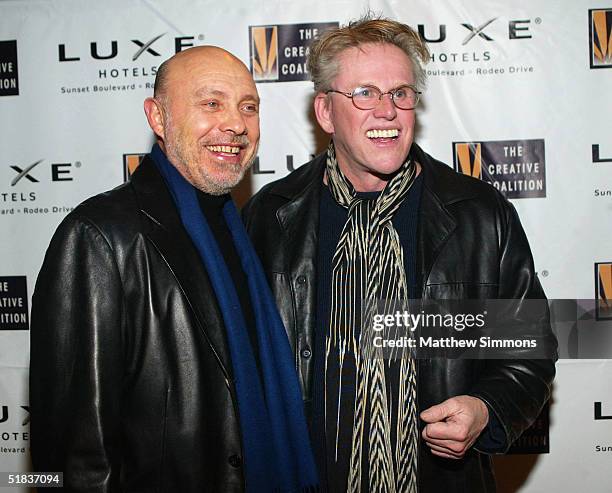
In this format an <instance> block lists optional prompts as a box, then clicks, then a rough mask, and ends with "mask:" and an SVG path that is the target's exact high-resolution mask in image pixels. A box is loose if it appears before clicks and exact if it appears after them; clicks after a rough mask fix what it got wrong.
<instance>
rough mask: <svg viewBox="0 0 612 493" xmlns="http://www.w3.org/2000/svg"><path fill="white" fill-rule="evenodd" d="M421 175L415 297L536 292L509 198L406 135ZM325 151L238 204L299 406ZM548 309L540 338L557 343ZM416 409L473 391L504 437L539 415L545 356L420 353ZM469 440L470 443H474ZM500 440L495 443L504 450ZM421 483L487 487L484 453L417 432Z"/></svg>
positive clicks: (545, 385)
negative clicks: (434, 449) (272, 300)
mask: <svg viewBox="0 0 612 493" xmlns="http://www.w3.org/2000/svg"><path fill="white" fill-rule="evenodd" d="M412 153H413V158H414V159H416V161H417V162H419V163H420V164H421V166H422V170H423V175H424V182H423V191H422V197H421V206H420V211H419V214H420V216H419V224H418V233H417V235H418V238H417V245H418V251H417V264H418V265H417V269H418V271H419V272H420V273H421V276H422V293H421V296H422V298H423V299H425V300H427V299H467V298H470V299H491V298H503V299H523V298H544V293H543V292H542V289H541V287H540V284H539V282H538V279H537V277H536V274H535V271H534V266H533V260H532V256H531V252H530V249H529V245H528V243H527V238H526V237H525V234H524V232H523V229H522V227H521V225H520V222H519V219H518V216H517V214H516V211H515V210H514V208H513V206H512V205H511V204H510V203H509V202H508V201H507V200H505V199H504V198H503V197H502V196H501V194H500V193H498V192H497V191H496V190H495V189H494V188H493V187H491V186H490V185H488V184H486V183H484V182H482V181H480V180H475V179H473V178H469V177H467V176H464V175H460V174H457V173H455V172H454V171H452V170H451V169H450V168H449V167H448V166H446V165H444V164H442V163H440V162H437V161H435V160H434V159H433V158H431V157H430V156H429V155H427V154H425V153H424V152H423V151H421V150H420V149H419V148H418V146H416V145H413V149H412ZM324 166H325V155H324V154H323V155H320V156H318V157H317V158H315V159H314V160H313V161H311V162H310V163H307V164H305V165H304V166H302V167H300V168H299V169H298V170H296V171H294V172H293V173H291V174H290V175H289V176H287V177H286V178H284V179H281V180H279V181H277V182H274V183H271V184H269V185H267V186H265V187H264V188H263V189H262V190H261V191H260V192H259V193H257V194H256V195H255V196H254V197H253V198H252V199H251V200H250V202H249V203H248V204H247V206H246V207H245V209H244V211H243V216H244V219H245V224H246V226H247V230H248V232H249V234H250V235H251V238H252V240H253V243H254V245H255V248H256V250H257V253H258V254H259V256H260V258H261V259H262V261H263V264H264V269H265V271H266V274H267V276H268V280H269V282H270V284H271V286H272V288H273V291H274V293H275V297H276V301H277V304H278V306H279V308H280V312H281V315H282V318H283V321H284V323H285V326H286V329H287V333H288V335H289V340H290V342H291V345H292V347H293V349H294V354H295V363H296V367H297V369H298V374H299V378H300V382H301V385H302V390H303V397H304V401H305V405H306V409H308V408H309V404H310V400H311V392H312V380H313V378H312V371H313V363H314V358H313V357H312V348H313V347H314V341H313V335H314V325H315V316H316V292H315V291H316V279H315V276H316V271H317V266H316V265H315V263H316V258H317V231H318V224H319V198H320V186H321V181H322V179H323V171H324ZM547 316H548V314H547V313H544V314H543V318H544V320H543V322H544V323H541V324H539V325H538V326H539V327H541V333H540V334H539V339H540V342H544V343H547V344H548V345H549V346H553V347H556V341H555V338H554V336H553V335H552V333H551V332H550V325H549V323H548V318H547ZM417 371H418V402H419V409H420V410H423V409H426V408H428V407H429V406H431V405H434V404H438V403H440V402H442V401H443V400H445V399H447V398H449V397H452V396H455V395H461V394H470V395H473V396H477V397H479V398H481V399H482V400H483V401H485V402H486V403H487V404H488V406H489V408H490V409H491V410H492V411H493V412H494V413H495V415H496V416H497V418H498V420H499V422H500V423H501V426H502V427H503V429H504V432H505V434H506V445H505V447H508V446H509V445H510V444H511V442H512V441H514V440H515V439H516V438H517V437H518V436H519V435H520V434H521V432H522V431H523V430H524V429H525V428H527V427H528V426H529V425H530V423H531V422H532V421H533V420H534V419H535V418H536V417H537V415H538V413H539V412H540V410H541V408H542V406H543V405H544V403H545V402H546V400H547V399H548V397H549V395H550V389H551V382H552V380H553V377H554V374H555V368H554V362H553V361H552V360H550V359H549V360H544V359H540V360H512V361H508V360H496V361H493V360H492V361H483V360H466V359H463V360H459V359H456V360H451V359H425V360H419V361H418V369H417ZM476 448H477V447H476ZM503 451H504V450H503V449H500V450H498V451H497V452H503ZM418 471H419V491H421V492H432V493H433V492H441V491H445V492H469V493H476V492H480V491H494V489H495V484H494V479H493V474H492V471H491V461H490V457H489V456H488V455H486V454H482V453H480V452H478V451H477V450H476V449H475V448H473V449H471V450H470V451H469V452H468V453H467V455H466V457H465V458H464V459H462V460H458V461H452V460H447V459H439V458H436V457H434V456H433V455H432V454H431V453H430V452H429V449H428V448H427V447H426V446H425V445H424V444H423V442H422V440H421V446H420V452H419V464H418Z"/></svg>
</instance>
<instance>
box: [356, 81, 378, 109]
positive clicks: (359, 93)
mask: <svg viewBox="0 0 612 493" xmlns="http://www.w3.org/2000/svg"><path fill="white" fill-rule="evenodd" d="M380 94H381V92H380V89H378V88H377V87H372V86H363V87H357V88H356V89H355V90H354V91H353V103H354V104H355V106H357V108H360V109H362V110H371V109H373V108H376V105H377V104H378V101H379V99H380Z"/></svg>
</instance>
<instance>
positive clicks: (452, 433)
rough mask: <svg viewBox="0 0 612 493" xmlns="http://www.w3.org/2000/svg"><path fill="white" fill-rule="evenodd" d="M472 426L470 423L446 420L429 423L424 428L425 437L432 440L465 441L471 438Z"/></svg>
mask: <svg viewBox="0 0 612 493" xmlns="http://www.w3.org/2000/svg"><path fill="white" fill-rule="evenodd" d="M469 436H470V427H469V425H468V423H456V422H453V421H446V422H440V423H431V424H428V425H427V426H426V427H425V428H424V429H423V438H424V439H426V440H427V439H431V440H454V441H457V442H464V441H466V440H468V439H469Z"/></svg>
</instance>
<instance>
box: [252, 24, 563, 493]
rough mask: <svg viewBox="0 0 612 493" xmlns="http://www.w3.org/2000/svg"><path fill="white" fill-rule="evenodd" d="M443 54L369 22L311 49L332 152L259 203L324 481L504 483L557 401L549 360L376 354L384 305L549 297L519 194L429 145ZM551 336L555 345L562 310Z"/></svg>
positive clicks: (258, 229)
mask: <svg viewBox="0 0 612 493" xmlns="http://www.w3.org/2000/svg"><path fill="white" fill-rule="evenodd" d="M428 58H429V53H428V50H427V47H426V46H425V44H424V43H423V41H422V40H421V39H420V38H419V36H418V34H417V33H416V32H415V31H414V30H413V29H411V28H410V27H408V26H406V25H404V24H401V23H399V22H395V21H391V20H387V19H372V18H364V19H361V20H359V21H356V22H352V23H350V24H349V25H348V26H346V27H341V28H338V29H335V30H332V31H329V32H326V33H325V34H323V35H322V36H321V37H320V38H319V39H318V40H316V41H315V42H314V44H313V45H312V47H311V51H310V57H309V61H308V68H309V71H310V74H311V77H312V80H313V82H314V89H315V97H314V110H315V114H316V118H317V121H318V123H319V125H320V126H321V128H322V129H323V130H324V131H325V132H326V133H327V134H329V135H330V136H331V142H330V144H329V146H328V148H327V150H326V151H325V152H324V153H323V154H321V155H319V156H318V157H316V158H315V159H314V160H312V161H311V162H309V163H307V164H305V165H304V166H302V167H301V168H299V169H298V170H296V171H294V172H293V173H291V174H290V175H289V176H288V177H286V178H284V179H281V180H279V181H277V182H274V183H271V184H269V185H267V186H266V187H264V188H263V189H262V190H261V191H260V192H259V193H258V194H256V195H255V197H253V199H252V200H251V201H250V202H249V204H247V206H246V208H245V210H244V211H243V216H244V220H245V223H246V225H247V230H248V232H249V234H250V235H251V238H252V240H253V242H254V244H255V248H256V250H257V252H258V253H259V255H260V257H261V258H262V260H263V264H264V269H265V271H266V273H267V275H268V279H269V281H270V283H271V285H272V288H273V291H274V294H275V297H276V300H277V304H278V305H279V307H280V312H281V315H282V316H283V319H284V322H285V327H286V329H287V332H288V335H289V339H290V342H291V345H292V348H293V350H294V355H295V361H296V365H297V369H298V375H299V378H300V383H301V386H302V393H303V398H304V402H305V405H306V410H307V417H308V421H309V425H310V432H311V437H312V440H313V449H314V453H315V456H316V460H317V465H318V467H319V473H320V477H321V481H322V483H323V487H324V489H326V490H327V491H330V492H345V491H347V492H368V491H371V492H377V493H380V492H416V491H420V492H432V493H433V492H440V491H446V492H459V491H461V492H465V491H469V492H470V493H475V492H480V491H493V490H494V488H495V483H494V479H493V475H492V471H491V462H490V457H489V455H487V453H501V452H504V451H505V450H507V449H508V447H509V446H510V444H511V443H512V442H513V441H514V440H515V439H516V438H517V437H518V436H519V435H520V434H521V432H522V431H523V430H524V429H525V428H527V427H528V426H529V425H530V424H531V423H532V422H533V420H534V419H535V418H536V417H537V415H538V413H539V412H540V410H541V409H542V406H543V405H544V403H545V402H546V400H547V399H548V397H549V395H550V388H551V382H552V379H553V376H554V362H553V361H551V359H540V360H535V359H532V360H529V359H516V360H503V359H500V360H491V361H484V360H476V359H472V360H468V359H449V358H418V357H417V356H418V355H417V354H416V353H415V352H413V351H411V350H408V349H403V350H400V351H399V352H398V353H396V357H392V358H383V357H382V356H381V353H380V352H379V351H377V350H376V349H373V345H372V331H371V329H370V327H371V325H370V324H371V321H372V320H371V318H372V314H373V313H374V312H373V311H372V308H371V307H372V303H373V301H372V300H381V299H383V300H394V301H398V302H406V301H407V300H409V299H420V301H421V302H423V303H425V302H428V301H431V300H444V299H454V300H462V299H481V300H486V299H490V298H509V299H516V300H524V299H528V298H543V297H544V294H543V292H542V289H541V287H540V284H539V282H538V279H537V277H536V274H535V271H534V265H533V260H532V257H531V252H530V249H529V245H528V243H527V239H526V237H525V234H524V232H523V229H522V228H521V225H520V222H519V219H518V217H517V215H516V212H515V210H514V208H513V207H512V205H511V204H510V203H509V202H508V201H507V200H505V199H504V198H503V197H502V196H501V195H500V194H499V193H498V192H497V191H496V190H495V189H494V188H493V187H491V186H490V185H488V184H486V183H484V182H482V181H479V180H475V179H473V178H470V177H466V176H463V175H459V174H457V173H455V172H453V171H452V170H451V169H449V168H448V166H446V165H444V164H442V163H440V162H438V161H436V160H435V159H433V158H432V157H431V156H429V155H428V154H426V153H425V152H423V151H422V150H421V149H420V148H419V147H418V146H417V144H416V143H414V128H415V116H416V115H415V112H416V109H417V103H418V101H419V97H420V96H421V93H422V91H423V89H424V84H425V71H424V68H423V65H424V64H425V63H426V62H427V61H428ZM539 320H541V321H542V323H540V324H539V325H537V333H536V334H535V336H536V337H538V338H539V340H542V341H546V342H547V343H548V344H549V346H551V347H554V345H555V341H554V336H552V333H551V331H550V325H549V323H548V313H547V310H546V309H545V310H544V312H543V313H541V314H540V318H539Z"/></svg>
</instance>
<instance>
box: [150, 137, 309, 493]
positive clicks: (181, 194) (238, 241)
mask: <svg viewBox="0 0 612 493" xmlns="http://www.w3.org/2000/svg"><path fill="white" fill-rule="evenodd" d="M151 156H152V157H153V160H154V161H155V164H156V165H157V168H158V170H159V171H160V173H161V175H162V176H163V178H164V180H165V182H166V185H167V186H168V189H169V190H170V193H171V195H172V198H173V199H174V203H175V204H176V207H177V209H178V212H179V215H180V217H181V221H182V223H183V226H184V227H185V230H186V231H187V233H188V234H189V236H190V237H191V240H192V241H193V244H194V245H195V247H196V249H197V251H198V253H199V254H200V258H201V259H202V263H203V264H204V267H205V268H206V271H207V272H208V276H209V277H210V281H211V284H212V287H213V290H214V292H215V295H216V297H217V301H218V303H219V307H220V309H221V314H222V316H223V321H224V323H225V329H226V332H227V341H228V346H229V351H230V356H231V360H232V368H233V370H234V371H233V373H234V384H235V387H236V395H237V399H238V411H239V416H240V427H241V432H242V447H243V456H244V470H245V480H246V491H247V492H248V493H260V492H279V493H281V492H282V493H289V492H291V493H293V492H296V493H297V492H305V491H316V490H317V488H318V486H317V485H318V478H317V472H316V468H315V465H314V458H313V455H312V451H311V448H310V440H309V437H308V430H307V427H306V419H305V417H304V408H303V403H302V396H301V392H300V387H299V384H298V380H297V374H296V371H295V367H294V363H293V358H292V355H291V348H290V346H289V341H288V339H287V334H286V332H285V328H284V326H283V323H282V321H281V319H280V316H279V314H278V311H277V308H276V305H275V303H274V298H273V296H272V292H271V290H270V287H269V286H268V283H267V281H266V278H265V276H264V273H263V268H262V266H261V263H260V261H259V258H258V257H257V255H256V254H255V250H254V249H253V246H252V245H251V242H250V240H249V238H248V236H247V234H246V231H245V229H244V226H243V225H242V221H241V220H240V217H239V215H238V211H237V210H236V206H235V205H234V202H233V201H232V200H228V201H227V202H226V203H225V205H224V206H223V217H224V219H225V222H226V224H227V227H228V229H229V231H230V234H231V236H232V240H233V242H234V246H235V248H236V251H237V252H238V256H239V257H240V262H241V265H242V269H243V270H244V273H245V275H246V277H247V280H248V285H249V292H250V295H251V304H252V306H253V312H254V315H255V323H256V329H257V340H258V343H259V355H260V361H261V379H260V376H259V375H260V373H259V371H258V369H257V365H256V363H255V357H254V355H253V349H252V347H251V343H250V341H249V337H248V331H247V327H246V322H245V320H244V315H243V313H242V308H241V305H240V300H239V298H238V294H237V292H236V288H235V286H234V282H233V279H232V277H231V275H230V273H229V270H228V268H227V265H226V264H225V261H224V259H223V255H222V254H221V251H220V249H219V245H218V244H217V241H216V240H215V238H214V236H213V233H212V231H211V230H210V227H209V226H208V223H207V222H206V218H205V217H204V214H203V213H202V210H201V208H200V204H199V202H198V198H197V194H196V190H195V188H194V187H193V186H192V185H191V184H190V183H189V182H188V181H187V180H185V179H184V178H183V176H182V175H181V174H180V173H179V172H178V171H177V170H176V168H175V167H174V166H173V165H172V164H171V163H170V162H169V161H168V159H167V158H166V156H165V155H164V153H163V151H162V150H161V149H160V147H159V146H158V145H155V146H153V149H152V151H151ZM262 381H263V385H262ZM194 467H197V465H195V464H194Z"/></svg>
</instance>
